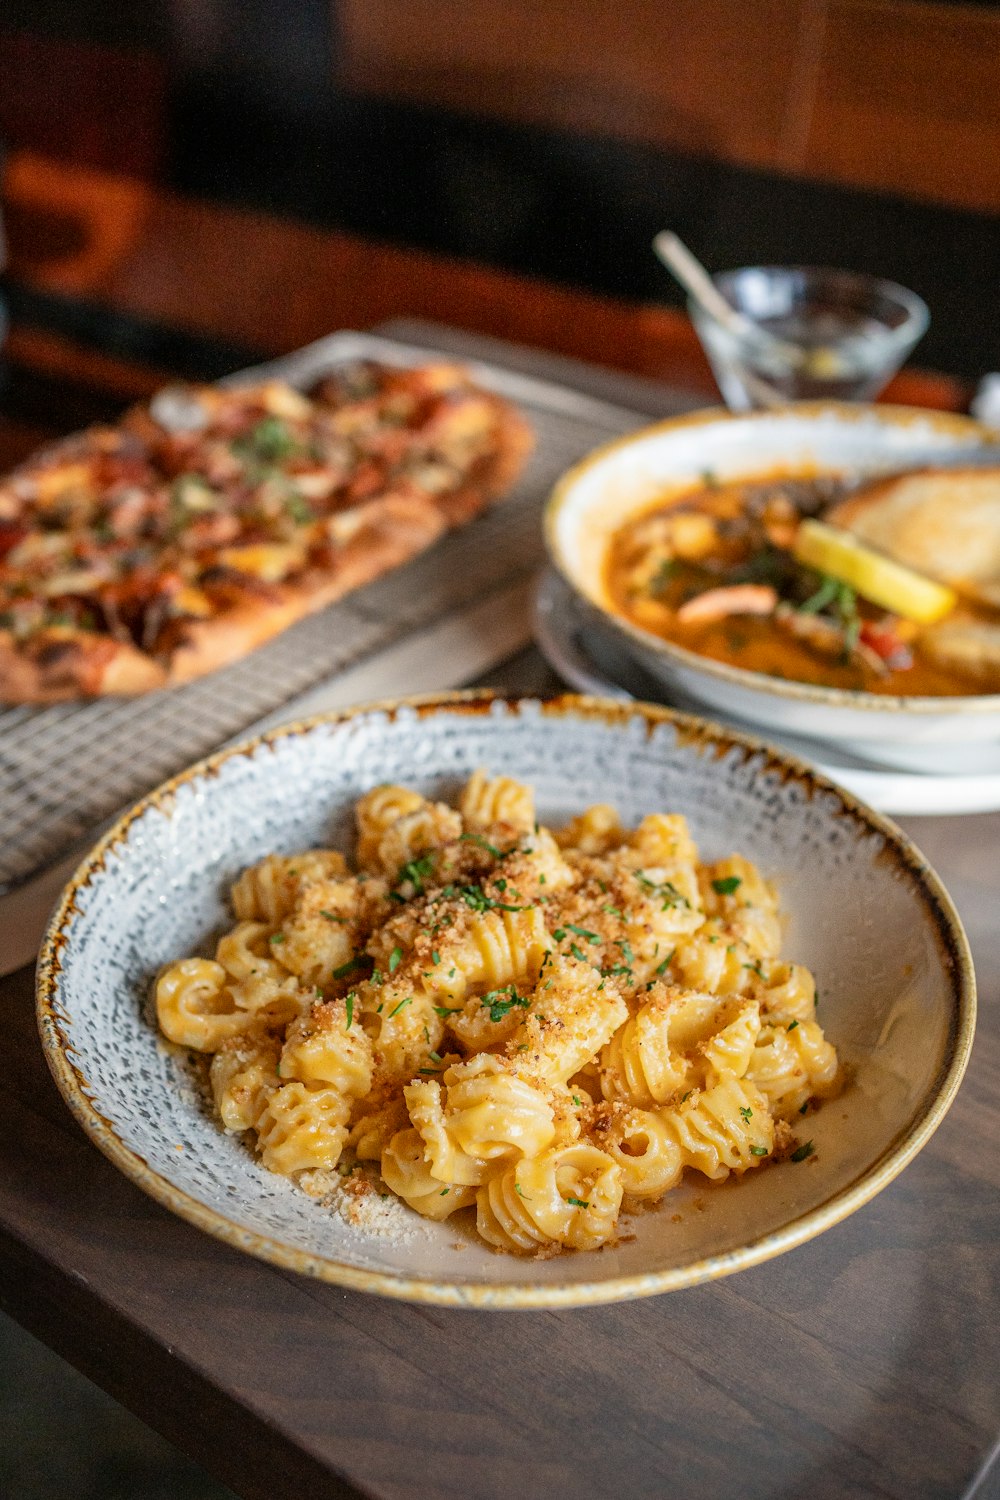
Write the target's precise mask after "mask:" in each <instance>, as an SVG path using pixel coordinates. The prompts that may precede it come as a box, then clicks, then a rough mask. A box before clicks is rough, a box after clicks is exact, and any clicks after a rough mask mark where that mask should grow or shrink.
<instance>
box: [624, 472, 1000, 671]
mask: <svg viewBox="0 0 1000 1500" xmlns="http://www.w3.org/2000/svg"><path fill="white" fill-rule="evenodd" d="M824 488H825V496H824V498H827V499H828V498H829V493H830V484H829V481H828V480H827V481H825V485H824ZM807 490H808V482H802V481H794V482H786V486H785V487H784V488H783V485H782V481H781V480H780V479H776V480H774V481H768V482H767V483H761V482H759V481H753V482H752V483H751V482H746V483H731V484H723V485H706V486H704V487H699V488H698V489H696V490H693V491H691V492H690V493H688V494H685V495H681V496H677V497H672V498H671V499H670V500H669V501H668V502H667V503H666V504H658V505H654V506H652V507H650V508H649V509H648V510H645V511H643V512H641V514H639V515H638V516H635V517H633V518H632V520H630V521H628V522H627V523H626V524H625V525H624V526H622V527H621V528H620V529H619V530H618V531H617V532H616V533H615V535H614V537H613V538H612V541H611V544H610V546H609V549H608V554H607V558H606V562H605V568H606V575H605V577H606V586H607V590H608V593H609V595H610V598H611V599H612V601H613V603H614V605H615V608H616V609H617V610H618V611H619V612H620V613H621V614H622V615H624V616H625V618H626V619H628V620H630V621H632V623H633V624H635V625H638V626H640V627H642V628H643V629H645V630H648V631H650V632H651V633H652V634H654V635H658V636H661V637H662V638H663V639H664V640H667V641H674V642H675V643H676V644H677V645H678V646H683V647H685V648H686V649H687V650H689V651H693V652H695V653H696V654H698V655H699V656H707V657H710V658H712V659H713V660H714V661H720V662H727V663H728V664H729V665H730V666H734V667H743V668H744V669H746V670H747V671H751V672H762V673H764V674H765V675H766V676H769V677H782V678H787V679H789V680H791V681H793V682H807V683H814V684H816V685H818V686H821V687H831V688H845V689H848V690H850V691H856V692H857V691H863V692H868V693H880V694H886V695H903V696H916V695H920V696H923V695H927V696H931V697H959V696H969V695H976V694H980V693H984V692H1000V672H997V673H994V674H993V676H992V679H991V680H987V679H986V678H985V677H984V675H983V674H981V673H977V674H976V675H975V676H973V675H971V674H964V673H961V672H959V671H957V670H952V669H949V668H946V667H945V666H943V665H940V664H938V663H936V662H935V661H933V660H932V659H931V658H930V656H928V655H926V654H925V653H923V652H922V651H921V646H920V639H919V631H918V630H916V629H915V627H913V626H910V625H908V624H906V623H904V624H903V625H902V626H901V629H902V631H903V632H904V633H905V634H908V635H911V636H912V639H908V640H907V642H906V646H907V651H908V653H909V655H910V657H911V658H912V664H911V665H906V666H904V667H901V668H897V669H892V668H890V669H889V670H885V671H883V672H879V671H878V670H874V669H873V668H872V667H871V666H869V665H868V664H867V663H866V662H865V661H864V660H859V659H857V657H856V655H854V654H853V653H849V652H848V651H847V649H846V648H845V649H844V650H837V651H826V650H819V649H818V648H817V647H816V646H815V645H814V644H812V643H809V642H807V641H804V640H801V639H798V638H797V637H796V636H795V635H794V634H793V633H792V632H791V631H790V630H789V629H788V627H787V624H780V623H778V621H777V620H776V619H775V617H773V616H770V615H751V614H733V615H729V616H728V617H726V618H723V619H720V620H715V621H706V622H703V623H696V622H694V621H691V622H683V621H680V620H678V619H677V610H678V609H679V608H680V607H681V606H682V605H683V604H684V603H685V602H686V601H688V600H690V599H692V598H694V597H695V596H697V595H699V594H701V593H703V592H704V591H706V590H708V589H711V588H718V587H726V586H730V585H731V584H733V583H734V582H742V581H744V579H743V576H742V575H744V574H749V575H750V579H749V581H752V582H764V583H773V584H775V585H776V586H777V581H778V580H777V576H776V575H781V578H782V582H783V585H784V587H779V593H785V590H786V589H788V588H791V589H792V590H793V591H794V589H795V588H796V587H798V590H799V593H800V595H802V594H804V593H805V594H807V593H808V592H809V590H810V589H812V588H814V587H816V586H818V585H819V584H820V583H821V581H822V580H821V577H820V575H818V574H813V575H812V576H811V579H810V577H809V570H807V569H803V568H801V566H800V565H799V564H795V563H791V562H790V553H788V551H787V547H786V546H776V545H775V544H774V542H773V541H772V540H771V538H772V536H779V537H784V538H785V539H786V543H787V546H790V545H791V539H792V538H793V537H794V527H795V524H796V523H797V520H798V516H799V514H800V512H799V508H798V507H799V505H800V503H801V499H802V494H803V492H806V491H807ZM768 491H770V492H772V493H773V494H774V495H775V496H777V497H778V499H777V500H775V501H773V502H771V501H768V500H767V499H766V495H767V493H768ZM762 495H763V496H765V498H764V500H763V501H762V500H761V496H762ZM783 495H787V496H790V497H791V506H792V510H793V511H794V514H788V515H785V512H786V510H788V506H787V505H786V504H783V503H782V502H781V497H782V496H783ZM761 504H763V506H764V510H765V520H763V521H761V520H760V518H759V517H756V518H754V519H748V508H749V507H750V506H753V505H756V506H758V507H760V506H761ZM769 509H770V511H772V512H775V513H776V514H775V515H773V516H770V515H768V510H769ZM819 509H820V507H819V506H817V505H815V504H814V505H812V506H811V507H810V506H808V505H807V506H806V507H805V508H804V511H803V513H812V514H815V513H817V512H818V510H819ZM699 517H702V518H707V520H708V521H710V522H711V524H712V526H713V527H714V528H715V529H716V536H715V538H714V540H713V541H712V544H711V545H710V546H706V541H707V530H706V529H705V527H704V525H703V523H702V522H700V521H699ZM678 523H679V524H678ZM699 528H700V529H701V534H700V535H699ZM664 530H666V531H667V532H668V533H669V535H668V537H667V539H666V540H664V538H663V535H662V533H663V532H664ZM674 549H676V550H674ZM684 553H686V554H687V555H683V554H684ZM789 564H790V567H789ZM790 569H794V570H796V573H797V574H798V575H799V576H797V577H796V576H795V575H794V574H793V573H792V572H791V571H790ZM786 575H787V576H786ZM799 603H800V605H801V599H800V601H799ZM856 612H857V615H858V617H859V619H860V622H861V623H862V624H863V623H864V622H866V621H868V622H871V624H872V625H874V624H876V623H877V622H880V621H882V620H884V619H885V612H884V611H883V610H881V609H879V608H878V607H877V606H876V605H873V604H869V603H868V601H867V600H865V599H863V598H861V597H860V596H858V597H857V599H856ZM786 618H787V616H786ZM948 618H949V620H975V621H981V622H989V623H991V624H994V625H1000V610H989V609H986V608H980V607H979V606H978V605H973V604H971V603H968V602H966V601H963V602H961V603H960V604H959V605H958V606H957V607H956V609H955V610H954V612H953V613H952V614H951V615H949V617H948Z"/></svg>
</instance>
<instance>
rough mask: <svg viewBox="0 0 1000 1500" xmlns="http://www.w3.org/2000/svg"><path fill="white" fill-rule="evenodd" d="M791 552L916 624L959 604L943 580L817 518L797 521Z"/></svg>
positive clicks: (802, 561)
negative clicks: (918, 571) (900, 561)
mask: <svg viewBox="0 0 1000 1500" xmlns="http://www.w3.org/2000/svg"><path fill="white" fill-rule="evenodd" d="M795 557H796V559H797V561H798V562H800V563H805V564H806V566H807V567H810V568H816V569H817V571H818V572H820V573H829V574H830V576H831V578H839V579H840V581H841V583H849V584H850V586H851V588H853V589H856V590H857V592H858V593H859V594H862V595H863V596H864V598H866V599H870V600H871V602H872V604H880V605H881V606H882V608H883V609H887V610H890V611H891V613H892V614H894V615H902V616H903V618H904V619H905V620H917V621H919V623H920V624H921V625H931V624H933V622H934V621H935V620H940V619H941V618H942V617H943V616H944V615H946V614H948V613H949V611H950V610H952V609H954V608H955V605H956V604H957V603H958V595H957V594H956V593H955V591H954V589H950V588H949V587H948V585H947V584H945V583H935V581H934V580H933V579H932V578H925V577H924V575H923V574H922V573H914V572H913V571H912V569H910V568H904V567H903V565H902V563H898V562H893V560H892V558H891V557H886V556H885V555H884V554H883V553H881V552H873V551H872V549H871V548H870V547H866V546H865V545H864V544H863V543H862V542H859V541H858V539H857V537H856V536H853V535H852V534H851V532H849V531H839V530H837V529H836V528H835V527H833V526H824V525H823V523H822V521H803V522H802V524H801V525H800V527H799V529H798V533H797V534H796V538H795Z"/></svg>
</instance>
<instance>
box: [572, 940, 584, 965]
mask: <svg viewBox="0 0 1000 1500" xmlns="http://www.w3.org/2000/svg"><path fill="white" fill-rule="evenodd" d="M569 951H570V952H571V953H572V955H573V957H574V958H577V959H579V960H580V962H581V963H582V964H585V963H586V962H587V955H586V953H584V952H583V950H582V948H580V946H579V944H577V943H570V945H569Z"/></svg>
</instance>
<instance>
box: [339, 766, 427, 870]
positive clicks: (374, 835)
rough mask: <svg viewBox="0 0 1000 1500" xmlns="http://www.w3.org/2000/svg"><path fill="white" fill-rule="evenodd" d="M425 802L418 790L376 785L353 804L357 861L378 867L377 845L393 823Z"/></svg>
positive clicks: (365, 865)
mask: <svg viewBox="0 0 1000 1500" xmlns="http://www.w3.org/2000/svg"><path fill="white" fill-rule="evenodd" d="M426 805H427V799H426V798H425V797H422V796H421V795H420V793H419V792H414V791H412V790H411V789H410V788H409V787H405V786H393V785H386V786H376V787H373V788H372V790H371V791H370V792H366V793H365V795H364V796H363V797H360V798H359V799H358V801H357V803H356V804H355V808H354V820H355V823H356V825H357V830H358V846H357V856H358V863H359V864H360V865H362V866H364V868H365V869H373V868H378V846H379V844H380V842H381V840H382V837H383V835H384V834H385V833H386V832H387V831H388V829H390V828H391V827H392V825H393V823H398V822H399V820H400V818H405V817H406V816H407V814H408V813H413V812H416V811H417V810H418V809H420V808H422V807H425V806H426Z"/></svg>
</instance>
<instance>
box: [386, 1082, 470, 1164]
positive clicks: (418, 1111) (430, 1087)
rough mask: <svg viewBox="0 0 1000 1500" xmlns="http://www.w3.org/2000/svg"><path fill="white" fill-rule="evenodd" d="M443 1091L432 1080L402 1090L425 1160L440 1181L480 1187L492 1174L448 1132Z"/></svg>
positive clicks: (409, 1085)
mask: <svg viewBox="0 0 1000 1500" xmlns="http://www.w3.org/2000/svg"><path fill="white" fill-rule="evenodd" d="M442 1092H443V1091H442V1088H441V1085H440V1084H439V1083H436V1082H432V1081H431V1080H430V1079H427V1080H423V1081H421V1082H420V1083H411V1084H408V1085H407V1087H406V1088H405V1089H404V1090H403V1097H404V1099H405V1100H406V1108H407V1112H408V1114H409V1117H410V1123H411V1124H412V1126H413V1129H414V1130H415V1131H416V1132H417V1134H418V1135H419V1137H420V1139H421V1141H422V1143H423V1154H424V1161H425V1162H426V1165H427V1170H428V1171H429V1172H430V1175H431V1176H432V1177H434V1178H436V1179H437V1181H438V1182H447V1183H456V1184H461V1185H462V1186H463V1187H478V1186H479V1184H480V1183H481V1182H484V1181H485V1179H486V1177H487V1176H488V1175H489V1167H488V1165H487V1163H486V1162H485V1161H484V1160H482V1159H481V1158H480V1159H476V1158H475V1157H472V1156H469V1155H468V1154H467V1153H466V1152H465V1151H463V1150H462V1148H461V1146H459V1145H458V1143H457V1141H456V1140H455V1139H454V1138H453V1136H452V1134H451V1132H450V1130H449V1129H448V1121H447V1119H446V1117H445V1111H444V1101H443V1099H442Z"/></svg>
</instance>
